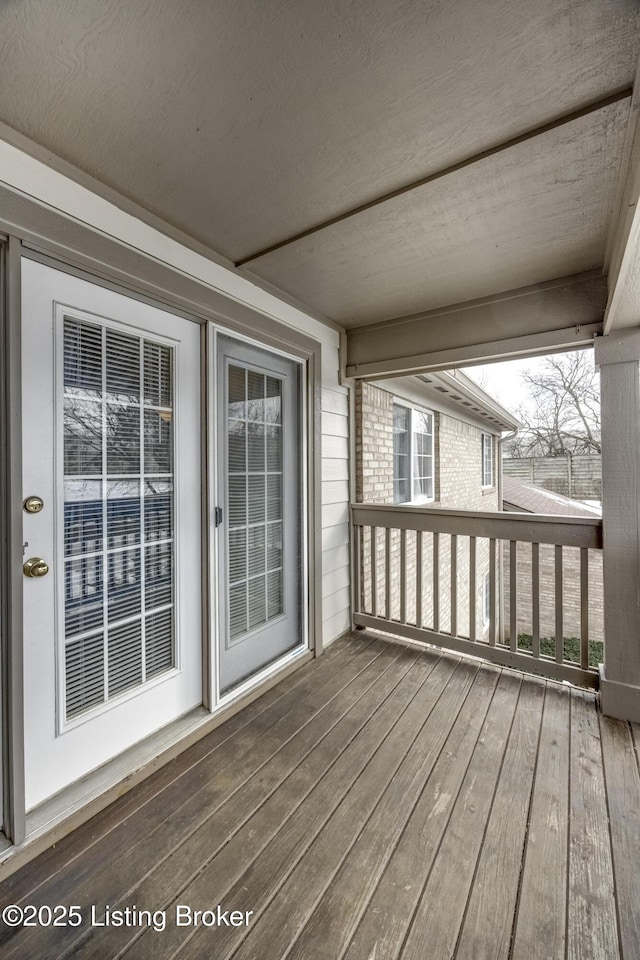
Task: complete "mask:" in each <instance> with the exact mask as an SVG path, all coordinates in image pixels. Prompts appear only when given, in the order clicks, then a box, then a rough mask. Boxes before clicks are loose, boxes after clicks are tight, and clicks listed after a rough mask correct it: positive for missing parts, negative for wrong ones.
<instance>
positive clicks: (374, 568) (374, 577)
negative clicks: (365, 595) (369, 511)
mask: <svg viewBox="0 0 640 960" xmlns="http://www.w3.org/2000/svg"><path fill="white" fill-rule="evenodd" d="M376 529H377V528H376V527H369V530H370V531H371V542H370V544H369V546H370V548H371V616H372V617H377V616H378V563H377V559H378V558H377V557H376Z"/></svg>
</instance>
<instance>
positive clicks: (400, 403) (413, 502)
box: [393, 397, 436, 506]
mask: <svg viewBox="0 0 640 960" xmlns="http://www.w3.org/2000/svg"><path fill="white" fill-rule="evenodd" d="M393 406H394V407H404V408H405V410H409V413H410V417H409V489H410V490H411V494H412V496H411V498H410V499H409V500H401V501H399V503H398V506H417V505H418V504H425V503H435V499H436V496H435V494H436V451H435V415H434V412H433V410H427V408H426V407H414V406H413V405H412V404H410V403H407V401H406V400H402V399H399V398H396V397H394V398H393ZM416 413H422V414H424V415H425V416H427V417H431V463H432V474H431V488H432V490H433V496H431V497H424V496H423V497H414V496H413V478H414V463H415V458H416V450H415V444H414V441H413V438H414V435H415V432H416V430H415V424H416V419H417V418H416ZM394 466H395V464H394ZM393 479H394V482H395V479H396V478H395V472H394V477H393ZM394 503H395V500H394Z"/></svg>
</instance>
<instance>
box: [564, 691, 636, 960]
mask: <svg viewBox="0 0 640 960" xmlns="http://www.w3.org/2000/svg"><path fill="white" fill-rule="evenodd" d="M593 699H594V698H593V696H592V695H590V694H581V693H577V692H573V693H572V696H571V770H570V781H569V782H570V790H571V809H570V818H569V896H568V898H567V908H568V918H567V920H568V922H567V940H568V945H567V960H600V958H601V957H606V958H607V960H617V958H618V957H619V956H620V953H619V945H618V930H617V923H616V902H615V892H614V883H613V872H612V864H611V844H610V840H609V835H608V833H607V832H605V831H603V830H602V824H603V823H606V821H607V799H606V795H605V784H604V771H603V766H602V749H601V743H600V731H599V727H598V714H597V713H596V711H595V710H594V704H593ZM638 851H639V856H640V845H639V846H638ZM639 943H640V941H639Z"/></svg>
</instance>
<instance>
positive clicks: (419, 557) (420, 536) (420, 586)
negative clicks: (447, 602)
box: [416, 530, 422, 627]
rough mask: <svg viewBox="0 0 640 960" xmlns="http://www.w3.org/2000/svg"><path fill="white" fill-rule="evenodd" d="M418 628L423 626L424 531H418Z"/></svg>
mask: <svg viewBox="0 0 640 960" xmlns="http://www.w3.org/2000/svg"><path fill="white" fill-rule="evenodd" d="M416 626H417V627H421V626H422V530H417V531H416Z"/></svg>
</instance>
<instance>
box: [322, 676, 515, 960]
mask: <svg viewBox="0 0 640 960" xmlns="http://www.w3.org/2000/svg"><path fill="white" fill-rule="evenodd" d="M480 673H481V667H480V666H479V668H478V670H477V671H476V674H475V676H474V678H473V680H472V682H471V683H470V684H469V689H468V690H467V692H466V694H465V696H464V698H463V700H462V702H461V703H460V707H459V709H458V712H457V713H456V716H455V718H454V719H453V720H452V722H451V727H450V729H449V732H448V734H447V736H446V738H445V740H444V741H443V743H442V746H441V747H440V750H439V751H438V753H437V756H436V757H435V758H434V760H433V763H432V765H431V768H430V770H429V773H428V775H427V777H426V779H425V781H424V783H423V785H422V787H421V789H420V790H419V791H418V793H417V795H416V798H415V801H414V803H413V804H412V806H411V809H410V811H409V813H408V815H407V818H406V820H405V822H404V825H403V827H402V830H401V831H400V833H399V834H398V837H397V838H396V841H395V843H394V844H393V845H392V846H391V847H389V850H388V854H387V856H386V858H385V860H384V866H383V868H382V870H381V871H380V876H379V877H378V880H377V881H376V883H375V885H374V886H373V887H372V889H371V891H370V894H369V897H368V899H367V901H366V903H365V904H364V905H363V907H362V909H361V911H360V914H359V916H358V918H357V920H356V922H355V923H354V924H353V926H352V930H351V933H350V935H349V938H348V940H347V941H346V942H345V945H344V947H343V949H342V950H341V951H340V953H339V955H338V956H337V957H335V958H334V960H342V958H343V957H344V956H345V954H346V953H347V951H348V950H349V947H350V946H351V943H352V941H353V938H354V937H355V935H356V933H357V932H358V927H359V926H360V923H361V922H362V919H363V917H364V915H365V913H366V911H367V909H368V908H369V905H370V903H371V900H372V899H373V897H374V896H375V894H376V892H377V890H378V888H379V886H380V884H381V883H382V880H383V878H384V875H385V871H386V869H387V866H388V864H389V861H390V860H391V858H392V856H393V855H394V853H395V851H396V849H397V848H398V846H399V845H400V843H401V842H402V840H403V838H404V835H405V833H406V830H407V828H408V825H409V822H410V820H411V817H412V816H413V813H414V811H415V809H416V807H417V806H418V803H419V802H420V800H421V798H422V796H423V794H424V792H425V790H426V789H427V784H428V783H429V779H430V777H431V775H432V773H433V770H434V768H435V766H436V765H437V763H438V761H439V760H440V758H441V756H442V754H443V752H444V750H445V748H446V746H447V743H448V742H449V739H450V737H451V734H452V732H453V728H454V726H455V724H456V722H457V721H458V719H459V717H460V714H461V713H462V711H463V709H464V706H465V704H466V702H467V700H468V699H469V697H470V695H471V691H472V690H473V687H474V685H475V683H476V680H477V678H478V676H479V675H480ZM500 676H501V671H500V672H499V675H498V677H497V678H496V684H495V687H494V690H495V688H496V687H497V685H498V682H499V679H500ZM487 713H488V708H487ZM483 722H484V719H483ZM481 729H482V724H481V725H480V730H481ZM471 756H473V749H472V750H471V753H470V757H471ZM465 774H466V768H465V773H464V774H463V775H462V778H461V781H460V782H461V784H462V782H463V781H464V776H465ZM457 796H458V794H456V798H457ZM454 806H455V801H454V803H453V804H452V808H453V807H454ZM447 822H448V821H447ZM445 833H446V828H444V829H443V836H444V834H445ZM436 855H437V852H436ZM434 860H435V856H434Z"/></svg>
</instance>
